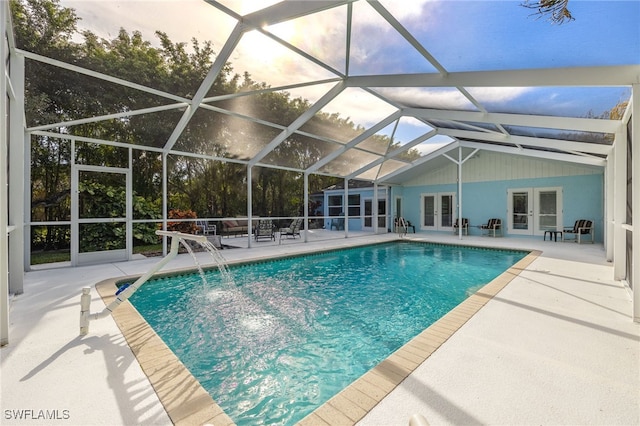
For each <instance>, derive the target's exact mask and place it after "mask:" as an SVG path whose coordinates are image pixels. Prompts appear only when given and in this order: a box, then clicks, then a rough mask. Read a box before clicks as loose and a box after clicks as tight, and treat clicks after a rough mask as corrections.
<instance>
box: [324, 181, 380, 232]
mask: <svg viewBox="0 0 640 426" xmlns="http://www.w3.org/2000/svg"><path fill="white" fill-rule="evenodd" d="M333 195H338V196H343V195H344V189H336V190H329V191H325V192H324V202H323V209H324V216H325V219H324V227H325V229H329V230H331V229H332V228H331V216H332V214H331V212H330V208H329V206H330V203H329V197H331V196H333ZM352 195H359V196H360V205H361V204H362V200H363V199H366V198H371V199H373V188H350V189H349V196H352ZM386 197H387V190H386V187H382V186H381V187H378V199H379V200H385V199H386ZM343 208H344V207H343ZM389 208H390V207H389V204H388V202H387V216H388V215H389ZM343 211H346V210H343ZM363 215H364V212H363V211H362V210H360V214H359V215H357V216H354V215H350V216H349V229H350V230H351V231H361V230H362V225H363V223H362V222H363ZM333 229H334V230H335V228H333Z"/></svg>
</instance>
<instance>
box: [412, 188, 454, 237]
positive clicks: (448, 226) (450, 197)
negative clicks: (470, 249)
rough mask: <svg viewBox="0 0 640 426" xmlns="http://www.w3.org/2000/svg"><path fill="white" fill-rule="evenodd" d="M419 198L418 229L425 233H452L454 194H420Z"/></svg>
mask: <svg viewBox="0 0 640 426" xmlns="http://www.w3.org/2000/svg"><path fill="white" fill-rule="evenodd" d="M420 198H421V203H420V229H422V230H425V231H453V222H454V220H455V203H456V194H455V192H438V193H430V194H422V196H421V197H420Z"/></svg>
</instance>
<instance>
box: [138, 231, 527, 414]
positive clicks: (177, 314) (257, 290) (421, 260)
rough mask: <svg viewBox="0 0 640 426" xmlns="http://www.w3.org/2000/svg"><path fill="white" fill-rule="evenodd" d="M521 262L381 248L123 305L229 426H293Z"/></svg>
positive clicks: (156, 284) (454, 249) (473, 252)
mask: <svg viewBox="0 0 640 426" xmlns="http://www.w3.org/2000/svg"><path fill="white" fill-rule="evenodd" d="M525 255H526V253H524V252H515V251H502V250H488V249H477V248H465V247H458V246H447V245H432V244H426V243H408V242H400V243H390V244H381V245H374V246H368V247H364V248H353V249H348V250H341V251H333V252H328V253H324V254H316V255H309V256H304V257H296V258H288V259H283V260H274V261H269V262H262V263H255V264H249V265H244V266H239V267H232V268H230V272H231V276H232V277H233V281H234V282H233V283H231V284H230V283H228V282H225V281H224V280H223V279H222V277H221V276H220V273H219V272H217V271H210V272H207V273H206V279H207V283H206V284H205V283H203V282H202V279H201V277H200V276H199V275H198V274H197V273H194V274H189V275H179V276H174V277H170V278H163V279H157V280H153V281H149V282H148V283H146V284H145V285H144V286H143V287H142V288H141V289H140V290H138V292H137V293H136V294H135V295H134V296H133V297H132V298H131V301H132V303H133V304H134V306H135V307H136V308H137V309H138V311H139V312H140V313H141V314H142V315H143V316H144V318H145V319H146V320H147V322H148V323H149V324H150V325H151V326H152V327H153V328H154V329H155V330H156V332H157V333H158V334H159V335H160V337H161V338H162V339H163V340H164V341H165V342H166V343H167V345H168V346H169V347H170V348H171V349H172V350H173V352H174V353H175V354H176V355H177V356H178V357H179V358H180V360H181V361H182V362H183V363H184V364H185V365H186V366H187V368H189V370H190V371H191V373H192V374H193V375H194V377H196V379H198V381H199V382H200V383H201V384H202V386H203V387H204V388H205V389H206V390H207V391H208V392H209V393H210V394H211V396H212V397H213V399H214V400H215V401H216V402H217V403H218V404H219V405H220V406H221V407H222V408H223V409H224V410H225V412H226V413H227V414H228V415H229V416H231V418H232V419H233V420H234V421H235V422H236V423H237V424H239V425H243V424H247V425H257V424H284V425H289V424H293V423H295V422H297V421H299V420H301V419H302V418H303V417H305V416H306V415H307V414H309V413H310V412H312V411H313V410H314V409H315V408H317V407H318V406H320V405H321V404H322V403H324V402H326V401H327V400H328V399H329V398H331V397H332V396H333V395H335V394H336V393H338V392H339V391H340V390H342V389H343V388H344V387H346V386H347V385H349V384H350V383H351V382H353V381H354V380H355V379H357V378H358V377H360V376H361V375H362V374H364V373H365V372H366V371H368V370H370V369H371V368H372V367H374V366H375V365H377V364H378V363H379V362H380V361H382V360H383V359H385V358H386V357H387V356H389V355H390V354H391V353H392V352H394V351H395V350H396V349H398V348H399V347H401V346H402V345H403V344H405V343H406V342H407V341H409V340H410V339H411V338H413V337H414V336H415V335H417V334H418V333H420V332H421V331H422V330H424V329H425V328H427V327H428V326H429V325H431V324H432V323H433V322H435V321H436V320H438V319H439V318H440V317H441V316H442V315H444V314H445V313H447V312H448V311H450V310H451V309H452V308H454V307H455V306H456V305H458V304H459V303H460V302H461V301H463V300H464V299H465V298H467V297H468V296H469V295H470V294H471V293H472V292H473V291H475V290H476V289H478V288H479V287H481V286H482V285H484V284H486V283H488V282H490V281H491V280H492V279H494V278H495V277H497V276H498V275H499V274H501V273H502V272H503V271H505V270H506V269H507V268H508V267H510V266H511V265H513V264H514V263H516V262H517V261H518V260H520V259H521V258H523V257H524V256H525Z"/></svg>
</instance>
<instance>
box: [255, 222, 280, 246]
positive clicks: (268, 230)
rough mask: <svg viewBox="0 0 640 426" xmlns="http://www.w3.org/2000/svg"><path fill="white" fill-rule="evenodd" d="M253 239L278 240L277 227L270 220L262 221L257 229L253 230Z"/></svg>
mask: <svg viewBox="0 0 640 426" xmlns="http://www.w3.org/2000/svg"><path fill="white" fill-rule="evenodd" d="M253 237H254V238H255V240H256V241H259V240H260V239H269V240H273V241H275V240H276V233H275V227H274V225H273V222H272V221H271V220H270V219H260V220H259V221H258V224H257V225H256V227H255V229H254V230H253Z"/></svg>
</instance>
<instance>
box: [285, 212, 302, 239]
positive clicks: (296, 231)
mask: <svg viewBox="0 0 640 426" xmlns="http://www.w3.org/2000/svg"><path fill="white" fill-rule="evenodd" d="M302 220H303V219H302V218H301V217H297V218H295V219H293V220H292V221H291V224H290V225H289V226H288V227H286V228H280V239H282V236H285V237H287V238H289V237H292V238H295V237H296V235H297V236H298V237H299V236H300V227H301V226H302Z"/></svg>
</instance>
